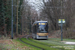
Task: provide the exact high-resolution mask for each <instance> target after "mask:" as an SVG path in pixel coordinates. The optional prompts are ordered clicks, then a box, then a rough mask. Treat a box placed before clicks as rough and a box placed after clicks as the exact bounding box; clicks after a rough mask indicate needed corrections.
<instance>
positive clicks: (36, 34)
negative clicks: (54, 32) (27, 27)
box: [32, 21, 48, 39]
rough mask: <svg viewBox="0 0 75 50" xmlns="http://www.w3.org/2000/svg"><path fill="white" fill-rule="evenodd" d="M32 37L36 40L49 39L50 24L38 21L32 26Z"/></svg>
mask: <svg viewBox="0 0 75 50" xmlns="http://www.w3.org/2000/svg"><path fill="white" fill-rule="evenodd" d="M32 30H33V31H32V35H33V36H32V37H33V38H34V39H48V22H47V21H36V22H34V23H33V26H32Z"/></svg>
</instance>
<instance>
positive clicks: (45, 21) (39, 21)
mask: <svg viewBox="0 0 75 50" xmlns="http://www.w3.org/2000/svg"><path fill="white" fill-rule="evenodd" d="M38 22H47V21H35V22H34V24H35V23H38Z"/></svg>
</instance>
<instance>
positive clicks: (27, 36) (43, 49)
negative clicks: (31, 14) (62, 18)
mask: <svg viewBox="0 0 75 50" xmlns="http://www.w3.org/2000/svg"><path fill="white" fill-rule="evenodd" d="M30 37H31V35H26V36H23V37H22V38H26V40H28V41H30V42H33V43H37V44H41V45H43V46H46V47H48V48H49V47H50V46H51V45H47V44H43V43H38V42H36V41H33V40H30V39H29V38H30ZM19 40H20V41H21V42H23V43H25V44H28V45H31V46H33V47H36V48H39V49H41V50H46V49H45V48H42V47H40V46H36V45H33V44H29V43H27V42H25V41H23V40H21V38H19ZM55 50H62V49H59V48H55Z"/></svg>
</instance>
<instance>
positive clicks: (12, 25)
mask: <svg viewBox="0 0 75 50" xmlns="http://www.w3.org/2000/svg"><path fill="white" fill-rule="evenodd" d="M11 39H13V0H12V19H11Z"/></svg>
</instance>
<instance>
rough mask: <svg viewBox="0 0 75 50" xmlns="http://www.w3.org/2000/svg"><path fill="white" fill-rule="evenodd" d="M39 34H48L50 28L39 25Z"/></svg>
mask: <svg viewBox="0 0 75 50" xmlns="http://www.w3.org/2000/svg"><path fill="white" fill-rule="evenodd" d="M38 32H39V33H47V32H48V26H47V25H39V29H38Z"/></svg>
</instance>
